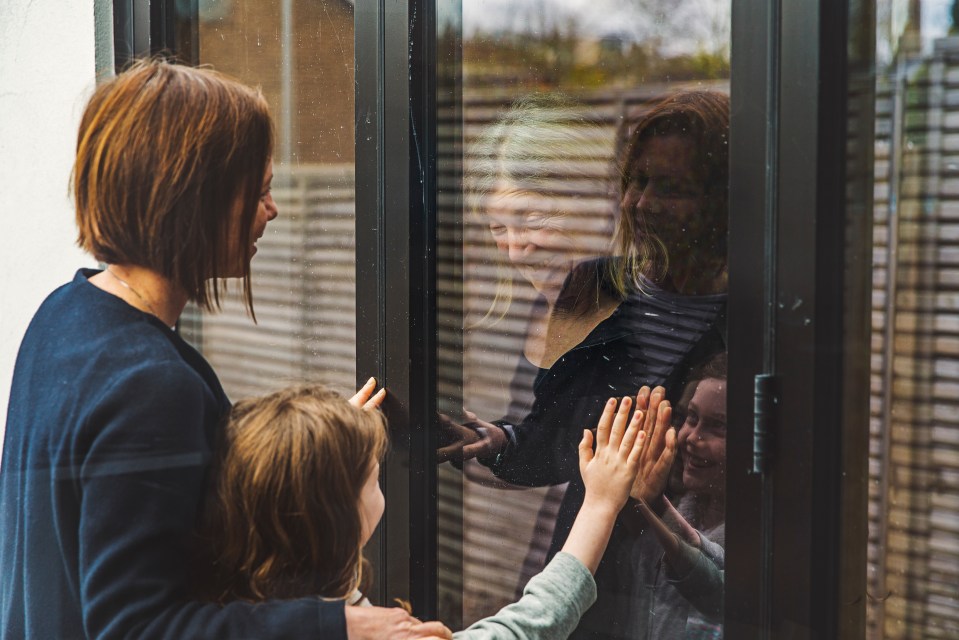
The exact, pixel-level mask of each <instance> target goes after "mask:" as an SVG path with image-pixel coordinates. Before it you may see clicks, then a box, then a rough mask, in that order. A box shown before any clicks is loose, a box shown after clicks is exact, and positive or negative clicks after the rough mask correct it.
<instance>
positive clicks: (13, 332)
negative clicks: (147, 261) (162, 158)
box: [0, 0, 110, 440]
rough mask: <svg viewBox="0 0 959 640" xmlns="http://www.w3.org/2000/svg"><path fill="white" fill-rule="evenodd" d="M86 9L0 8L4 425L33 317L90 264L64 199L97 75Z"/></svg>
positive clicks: (0, 406) (67, 2)
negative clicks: (83, 115)
mask: <svg viewBox="0 0 959 640" xmlns="http://www.w3.org/2000/svg"><path fill="white" fill-rule="evenodd" d="M100 1H102V0H100ZM94 4H95V3H94V0H4V1H3V2H2V3H0V113H2V114H3V117H2V118H0V172H2V175H3V184H4V186H3V189H2V190H0V209H2V210H3V221H4V225H3V236H2V239H0V300H2V301H3V302H2V305H3V307H2V311H0V417H2V418H3V423H2V424H6V413H7V401H8V395H9V389H10V379H11V377H12V374H13V366H14V362H15V359H16V355H17V349H18V347H19V344H20V340H21V338H22V337H23V333H24V331H25V330H26V328H27V324H28V323H29V321H30V318H31V317H32V316H33V313H34V311H35V310H36V308H37V306H38V305H39V304H40V302H41V301H42V300H43V298H44V297H45V296H46V295H47V294H48V293H49V292H50V291H51V290H52V289H53V288H55V287H56V286H57V285H59V284H62V283H63V282H65V281H67V280H68V279H70V278H71V277H72V275H73V272H74V270H75V269H77V268H78V267H80V266H91V265H93V264H95V263H94V262H93V260H92V258H90V257H89V256H85V255H84V254H83V252H81V251H80V250H79V249H78V248H77V247H76V245H75V244H74V239H75V235H76V227H75V225H74V221H73V206H72V204H71V202H70V199H69V193H68V180H69V176H70V169H71V165H72V162H73V153H74V146H75V144H76V132H77V127H78V125H79V120H80V115H81V112H82V109H83V104H84V101H85V98H86V96H87V95H89V93H90V91H91V90H92V88H93V86H94V79H95V72H96V50H95V44H94V41H95V38H94V32H95V29H96V21H95V19H94V13H95V12H94ZM105 4H106V5H107V6H109V2H106V3H105ZM97 13H98V14H105V15H106V17H107V18H108V19H109V17H110V11H105V12H104V11H100V12H97ZM109 32H110V31H109V29H107V33H109ZM0 440H2V426H0Z"/></svg>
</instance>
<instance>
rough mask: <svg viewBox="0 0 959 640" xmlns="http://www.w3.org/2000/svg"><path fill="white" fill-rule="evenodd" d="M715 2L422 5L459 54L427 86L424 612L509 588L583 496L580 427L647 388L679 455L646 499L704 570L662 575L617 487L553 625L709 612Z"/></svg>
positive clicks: (716, 593)
mask: <svg viewBox="0 0 959 640" xmlns="http://www.w3.org/2000/svg"><path fill="white" fill-rule="evenodd" d="M454 4H455V3H454ZM729 19H730V5H729V2H725V1H722V0H719V1H709V2H694V1H691V0H690V1H681V2H668V3H667V2H656V1H653V0H648V1H647V0H643V1H640V2H619V1H616V0H598V2H591V3H587V2H573V1H570V2H563V3H543V2H538V1H534V0H528V1H524V2H517V1H516V0H511V1H509V2H507V1H502V2H483V3H462V7H455V8H454V9H453V10H451V11H448V12H446V13H444V12H442V11H441V12H440V19H439V20H438V29H439V33H438V41H439V42H440V51H441V56H442V55H447V56H448V57H449V59H451V60H456V59H457V58H456V57H457V56H461V66H460V67H458V68H456V69H454V71H453V72H451V73H450V74H449V75H444V74H445V73H446V70H445V68H444V67H442V65H441V67H440V76H441V78H440V84H441V87H443V89H442V90H441V92H440V96H439V99H438V104H439V118H440V122H439V127H440V135H439V138H438V139H439V166H438V172H439V176H440V178H439V180H440V191H439V194H438V202H439V208H440V212H439V215H440V223H441V225H440V267H439V268H440V278H439V283H438V295H439V298H440V304H441V310H442V313H441V316H440V323H441V344H440V350H441V352H440V363H441V365H440V381H439V383H440V396H441V397H440V407H441V412H443V413H444V414H447V415H446V416H444V417H441V418H440V422H439V426H438V428H439V430H440V432H439V438H440V440H441V442H442V443H443V444H445V445H446V447H445V448H442V449H441V450H440V455H439V457H440V463H441V465H442V466H441V469H440V482H441V487H440V492H439V495H440V498H439V499H440V510H439V512H440V524H439V527H440V530H439V547H440V563H441V566H440V598H439V600H440V606H441V608H440V618H441V619H443V620H444V621H447V622H450V623H452V624H454V625H456V624H457V623H461V624H462V625H464V626H465V625H468V624H470V623H471V622H473V621H475V620H477V619H479V618H482V617H484V616H488V615H490V614H492V613H494V612H496V611H497V610H498V609H499V608H500V607H502V606H504V605H506V604H508V603H510V602H513V601H515V600H516V599H517V597H519V595H520V594H521V593H522V589H523V587H524V586H525V585H526V583H527V582H528V581H529V580H530V578H531V577H533V576H534V575H535V574H537V573H538V572H540V571H541V570H543V568H544V566H545V565H546V563H547V561H548V560H549V559H550V558H551V557H552V556H553V555H554V554H555V553H556V552H557V551H558V550H559V549H560V548H561V547H562V544H563V542H564V540H565V539H566V536H567V534H568V532H569V528H570V526H571V524H572V521H573V518H574V517H575V515H576V513H577V511H578V509H579V506H580V504H581V503H582V501H583V496H584V487H583V482H582V480H581V478H580V474H579V467H578V462H577V443H578V441H579V439H580V438H581V437H582V433H583V429H586V428H594V427H595V426H596V423H597V420H598V418H599V415H600V413H601V410H602V407H603V405H604V403H605V402H606V400H607V399H608V398H609V397H610V396H617V397H622V396H626V395H628V396H632V397H634V398H635V397H636V394H637V391H638V390H639V389H640V387H641V386H643V385H650V386H656V385H664V386H665V387H666V396H667V397H668V398H669V400H670V401H671V402H672V406H673V419H672V422H673V424H674V426H675V428H676V431H677V434H678V439H679V446H678V447H677V450H678V451H679V453H678V454H677V455H676V460H675V464H674V465H673V473H672V474H663V475H662V476H661V477H658V480H659V481H660V482H661V484H663V485H665V489H664V490H662V491H656V490H654V489H650V490H649V493H648V495H647V497H650V498H655V500H653V502H654V504H655V506H658V507H661V508H665V504H666V503H664V502H662V501H660V500H659V498H661V497H663V496H665V498H666V499H667V500H668V501H669V502H670V503H671V504H672V505H674V506H675V507H676V509H678V511H676V512H672V511H669V510H667V511H665V512H663V515H662V519H663V521H664V522H665V524H666V526H667V527H668V528H671V529H673V530H675V531H678V532H685V535H687V536H688V537H687V538H684V540H688V544H689V548H690V549H691V551H690V553H691V554H693V555H694V556H695V557H696V558H699V559H702V560H703V561H704V562H705V563H707V564H705V565H703V566H704V567H706V568H707V569H708V570H707V571H706V572H704V573H705V574H706V575H707V576H708V578H705V579H704V580H705V582H704V581H698V582H696V583H695V584H688V585H678V584H677V583H674V582H670V580H671V579H672V578H676V577H679V575H680V573H681V572H682V569H681V567H683V566H684V565H682V563H681V561H680V559H679V558H677V557H675V556H673V557H671V559H670V560H669V561H667V560H664V547H663V544H662V542H661V541H660V539H659V538H657V536H656V534H655V531H654V527H652V526H650V521H649V520H647V519H646V518H644V517H643V516H638V515H636V513H637V507H636V505H635V503H630V504H628V505H627V507H626V511H625V512H624V514H623V515H622V517H621V518H620V520H619V522H618V523H617V525H616V529H615V530H614V532H613V535H612V540H611V542H610V545H609V548H608V550H607V553H606V555H605V558H604V561H603V564H602V565H601V567H600V569H599V571H598V573H597V583H598V587H599V592H600V593H599V599H598V601H597V603H596V604H595V605H593V607H592V608H591V609H590V611H589V612H588V613H587V614H586V616H585V617H584V618H583V621H582V623H581V624H580V627H579V629H578V630H577V632H576V633H574V636H573V637H599V635H601V636H602V637H610V638H633V637H642V638H645V637H661V638H679V637H693V636H692V635H690V636H687V635H686V634H687V633H688V634H699V635H695V637H718V635H717V634H720V633H721V629H722V620H721V609H722V579H721V575H720V571H721V569H722V567H723V561H724V558H723V556H724V554H723V530H724V517H725V506H724V505H725V478H724V474H725V377H726V374H725V357H724V356H725V321H724V319H723V318H724V313H725V304H726V289H727V279H726V255H725V251H726V249H725V236H726V225H727V221H726V218H727V181H728V167H727V162H728V157H727V150H726V143H727V137H728V117H729V111H728V81H729ZM454 66H455V65H454ZM444 82H445V83H446V85H449V86H448V87H447V86H446V85H444V84H443V83H444ZM447 90H448V91H451V92H452V94H453V95H456V93H457V91H458V92H459V97H460V100H459V101H458V102H457V101H455V100H444V96H446V94H444V93H443V91H447ZM461 427H463V428H461ZM458 447H460V448H458ZM477 453H479V455H478V457H474V456H475V454H477ZM447 458H452V460H451V461H450V462H445V460H446V459H447ZM464 459H465V460H464ZM664 468H667V469H668V467H664ZM667 476H668V477H667ZM653 479H654V478H652V476H650V480H651V481H652V480H653ZM637 494H639V491H637ZM680 513H681V514H682V517H683V519H684V521H685V523H686V524H688V525H689V527H688V528H685V527H683V526H681V525H682V524H683V522H681V521H680V520H679V519H678V517H679V514H680ZM717 576H718V577H717ZM710 580H711V582H710ZM687 587H688V588H687ZM697 590H699V595H702V593H705V594H706V595H705V596H702V597H697V595H696V594H694V592H695V591H697ZM597 634H599V635H597Z"/></svg>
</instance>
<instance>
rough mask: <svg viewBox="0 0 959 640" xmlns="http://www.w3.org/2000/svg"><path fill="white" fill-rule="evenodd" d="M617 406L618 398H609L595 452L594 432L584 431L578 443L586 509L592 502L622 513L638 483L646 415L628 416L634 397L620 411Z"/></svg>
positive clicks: (623, 400)
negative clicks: (635, 484)
mask: <svg viewBox="0 0 959 640" xmlns="http://www.w3.org/2000/svg"><path fill="white" fill-rule="evenodd" d="M616 405H617V402H616V399H615V398H610V399H609V401H608V402H607V403H606V406H605V407H604V408H603V414H602V416H601V417H600V419H599V424H598V425H597V426H596V436H595V440H596V451H595V452H594V451H593V439H594V436H593V433H592V432H591V431H584V432H583V439H582V441H580V443H579V471H580V474H582V476H583V483H584V484H585V485H586V497H585V499H584V501H583V505H584V507H585V506H586V504H587V503H590V504H593V505H597V506H598V505H603V506H608V507H610V508H612V509H613V510H614V512H619V510H620V509H622V508H623V505H624V504H626V498H627V497H628V496H629V493H630V489H631V487H632V486H633V483H634V482H635V480H636V474H637V473H638V471H639V457H640V452H641V451H642V448H643V442H644V440H645V436H644V434H643V433H642V431H641V430H640V427H641V426H642V424H643V412H642V411H639V410H637V411H635V412H634V413H633V417H632V419H630V417H629V414H630V409H631V408H632V405H633V401H632V398H629V397H625V398H623V399H622V401H621V402H620V403H619V409H618V410H617V408H616ZM627 423H628V426H627Z"/></svg>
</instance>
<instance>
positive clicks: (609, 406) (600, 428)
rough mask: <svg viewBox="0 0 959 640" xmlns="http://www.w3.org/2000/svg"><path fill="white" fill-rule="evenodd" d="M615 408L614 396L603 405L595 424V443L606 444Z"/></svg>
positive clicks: (598, 444)
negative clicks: (597, 421)
mask: <svg viewBox="0 0 959 640" xmlns="http://www.w3.org/2000/svg"><path fill="white" fill-rule="evenodd" d="M615 409H616V398H610V399H609V400H607V401H606V406H605V407H603V413H602V415H601V416H600V417H599V423H598V424H597V425H596V445H597V446H606V443H607V442H609V431H610V429H612V427H613V412H614V411H615Z"/></svg>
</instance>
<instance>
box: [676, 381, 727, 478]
mask: <svg viewBox="0 0 959 640" xmlns="http://www.w3.org/2000/svg"><path fill="white" fill-rule="evenodd" d="M677 438H678V444H679V452H680V455H681V456H682V460H683V485H685V487H686V489H687V490H688V491H692V492H694V493H700V494H707V495H711V496H714V497H722V496H723V495H724V494H725V490H726V381H725V380H720V379H717V378H706V379H705V380H702V381H701V382H700V383H699V384H698V385H697V386H696V392H695V393H694V394H693V397H692V399H691V400H690V401H689V407H688V409H687V412H686V420H685V422H683V425H682V427H680V429H679V434H678V436H677Z"/></svg>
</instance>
